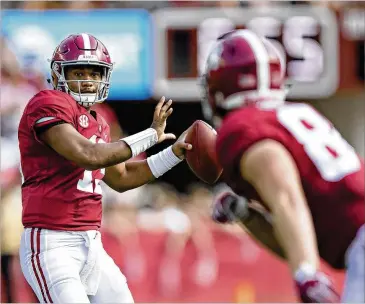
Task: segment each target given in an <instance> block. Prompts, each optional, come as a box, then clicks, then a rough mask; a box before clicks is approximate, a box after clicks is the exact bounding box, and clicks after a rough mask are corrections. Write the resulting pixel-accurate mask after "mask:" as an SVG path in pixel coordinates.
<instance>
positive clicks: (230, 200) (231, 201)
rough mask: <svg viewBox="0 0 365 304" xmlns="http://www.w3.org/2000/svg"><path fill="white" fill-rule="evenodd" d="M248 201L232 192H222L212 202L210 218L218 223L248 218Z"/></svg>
mask: <svg viewBox="0 0 365 304" xmlns="http://www.w3.org/2000/svg"><path fill="white" fill-rule="evenodd" d="M248 213H249V210H248V201H247V199H246V198H244V197H242V196H238V195H236V194H234V193H232V192H228V191H227V192H223V193H222V194H220V195H219V196H218V197H217V198H216V199H215V201H214V204H213V214H212V218H213V220H214V221H216V222H219V223H222V224H224V223H231V222H234V221H236V219H238V218H240V219H242V218H244V217H246V216H248Z"/></svg>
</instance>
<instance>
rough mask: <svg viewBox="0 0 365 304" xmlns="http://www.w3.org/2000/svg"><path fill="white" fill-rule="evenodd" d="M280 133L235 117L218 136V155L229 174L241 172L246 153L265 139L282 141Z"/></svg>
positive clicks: (226, 123)
mask: <svg viewBox="0 0 365 304" xmlns="http://www.w3.org/2000/svg"><path fill="white" fill-rule="evenodd" d="M280 137H281V136H280V134H279V132H277V131H276V130H274V129H272V128H270V127H268V126H265V125H260V124H257V123H256V122H254V121H251V118H249V119H247V118H246V119H242V118H240V117H235V118H233V119H228V120H227V121H225V122H224V124H223V125H222V127H221V130H220V131H219V134H218V140H217V155H218V159H219V162H220V163H221V165H222V167H223V169H224V171H225V172H227V173H229V172H230V173H234V174H236V173H237V172H239V163H240V160H241V157H242V155H243V153H244V152H245V151H247V150H248V149H249V148H250V147H251V146H252V145H254V144H255V143H257V142H259V141H261V140H264V139H274V140H277V141H279V142H281V141H282V139H281V138H280Z"/></svg>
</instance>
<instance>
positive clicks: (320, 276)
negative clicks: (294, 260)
mask: <svg viewBox="0 0 365 304" xmlns="http://www.w3.org/2000/svg"><path fill="white" fill-rule="evenodd" d="M295 283H296V286H297V290H298V293H299V296H300V298H301V300H302V302H303V303H339V302H340V296H339V294H338V293H337V292H336V291H335V290H334V288H333V285H332V282H331V281H330V279H329V278H328V277H327V276H326V275H325V274H324V273H322V272H319V271H317V272H315V273H314V274H313V275H310V276H308V277H306V278H303V279H301V280H298V279H297V280H295Z"/></svg>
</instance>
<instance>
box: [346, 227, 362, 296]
mask: <svg viewBox="0 0 365 304" xmlns="http://www.w3.org/2000/svg"><path fill="white" fill-rule="evenodd" d="M346 264H347V265H346V267H347V271H346V278H345V287H344V291H343V294H342V300H341V302H343V303H365V225H363V226H362V227H361V228H360V229H359V231H358V233H357V235H356V238H355V239H354V240H353V242H352V244H351V246H350V247H349V249H348V250H347V254H346Z"/></svg>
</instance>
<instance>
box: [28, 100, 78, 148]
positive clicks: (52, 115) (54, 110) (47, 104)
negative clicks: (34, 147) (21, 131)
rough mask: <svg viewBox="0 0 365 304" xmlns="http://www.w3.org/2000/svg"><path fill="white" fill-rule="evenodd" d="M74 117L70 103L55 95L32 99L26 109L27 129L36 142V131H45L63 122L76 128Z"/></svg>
mask: <svg viewBox="0 0 365 304" xmlns="http://www.w3.org/2000/svg"><path fill="white" fill-rule="evenodd" d="M75 117H76V114H75V109H74V108H73V106H72V104H71V103H70V101H69V100H68V99H66V98H63V97H62V96H58V95H55V94H54V95H50V94H48V95H45V96H42V95H41V96H39V97H36V98H34V99H33V101H32V103H31V104H30V105H29V107H28V109H27V123H28V127H29V128H30V129H31V130H32V132H33V134H34V136H35V138H36V139H37V140H38V141H39V139H38V137H37V131H38V130H45V129H47V127H50V126H53V125H56V124H59V123H63V122H64V123H69V124H71V125H73V126H74V127H76V123H75Z"/></svg>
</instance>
